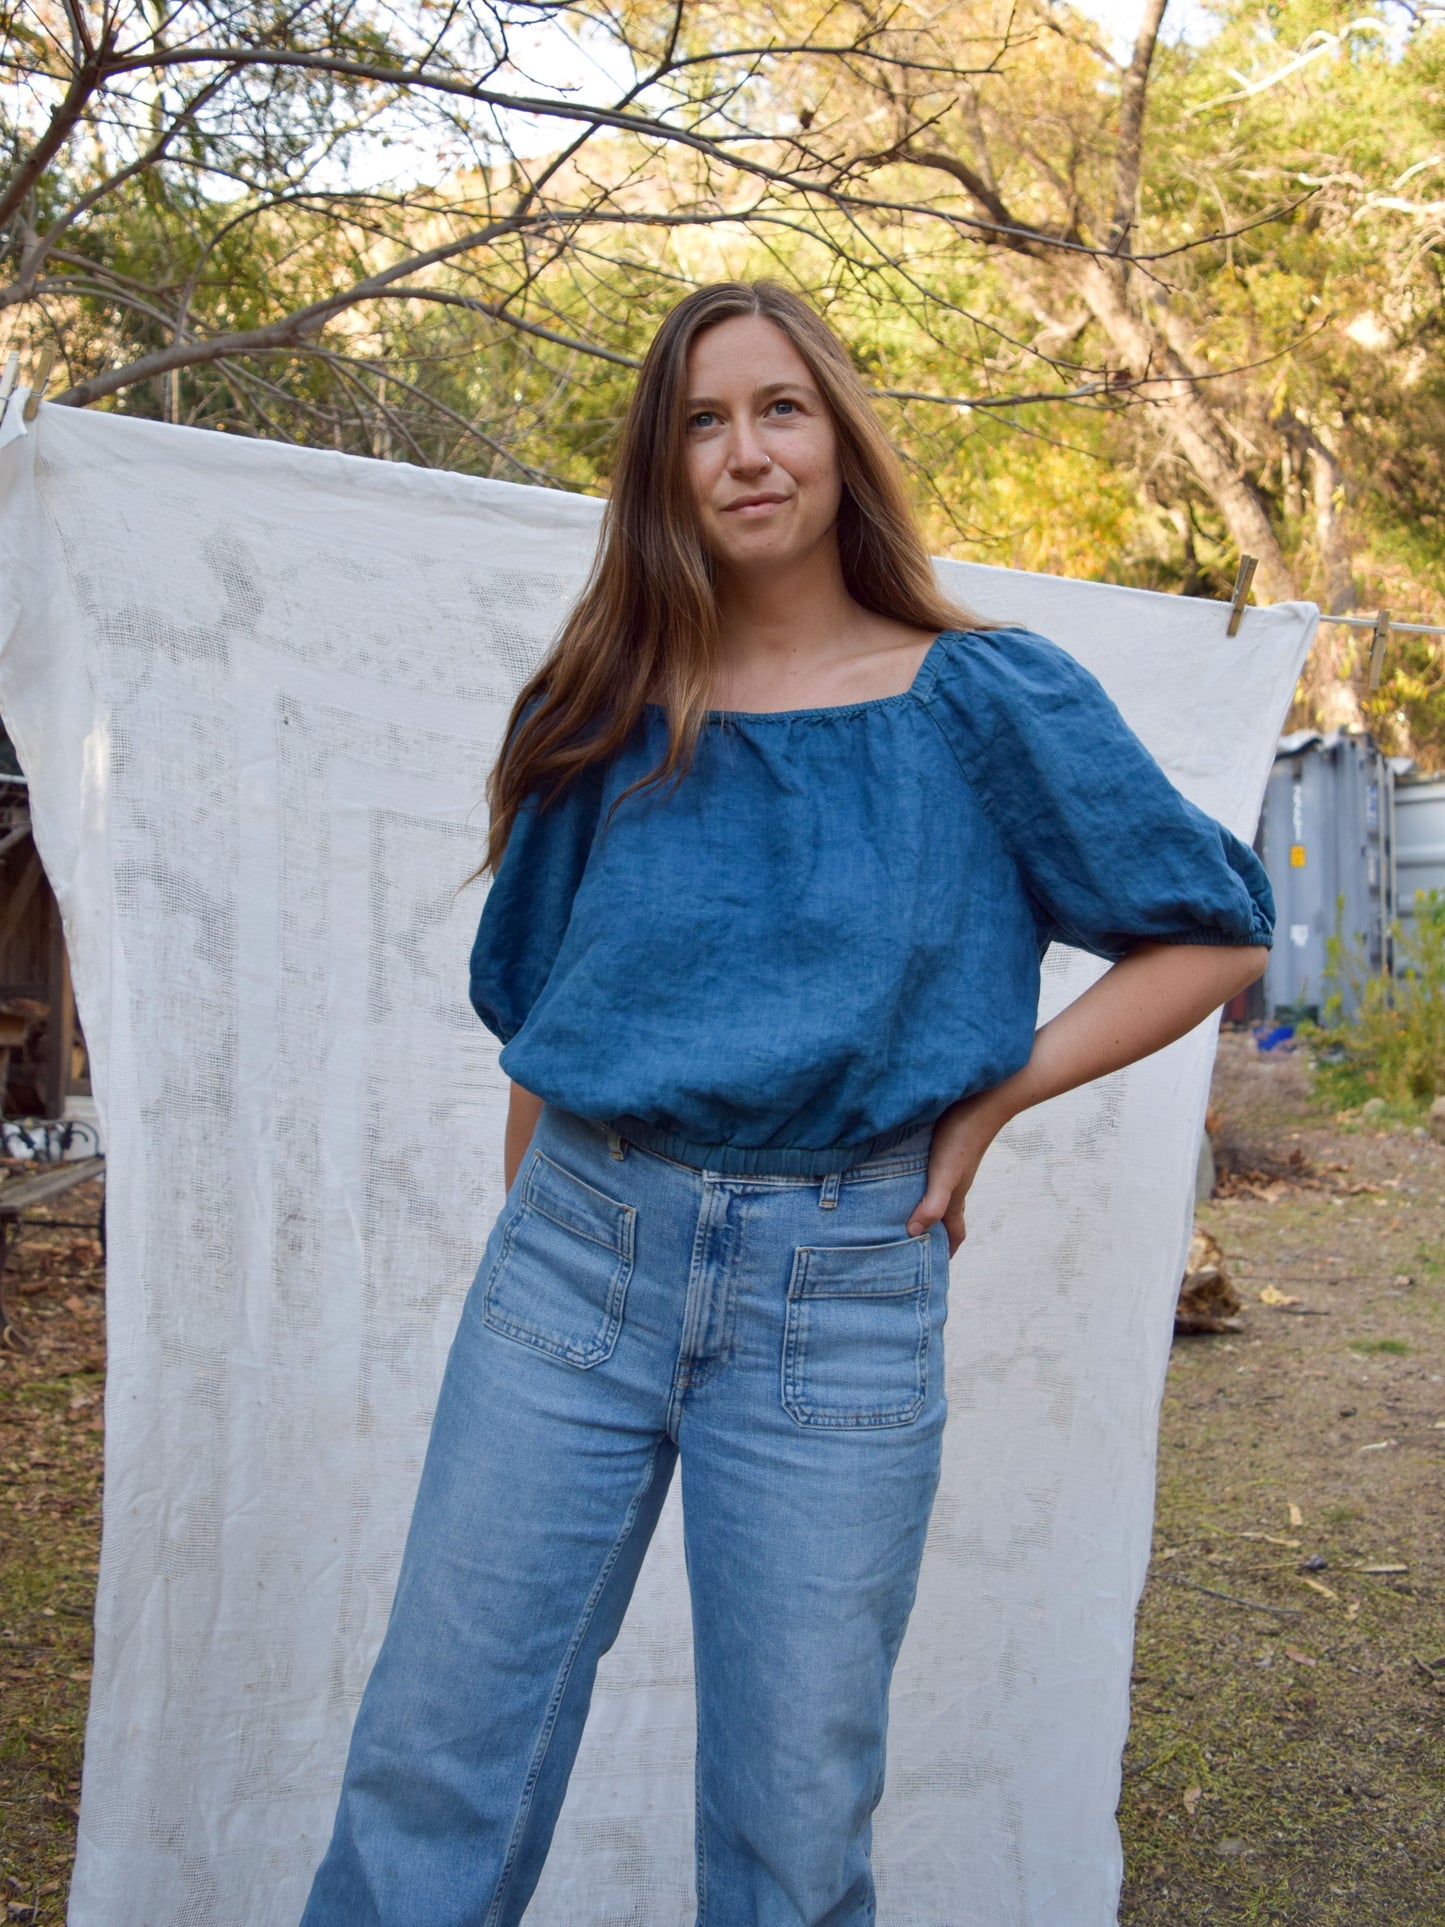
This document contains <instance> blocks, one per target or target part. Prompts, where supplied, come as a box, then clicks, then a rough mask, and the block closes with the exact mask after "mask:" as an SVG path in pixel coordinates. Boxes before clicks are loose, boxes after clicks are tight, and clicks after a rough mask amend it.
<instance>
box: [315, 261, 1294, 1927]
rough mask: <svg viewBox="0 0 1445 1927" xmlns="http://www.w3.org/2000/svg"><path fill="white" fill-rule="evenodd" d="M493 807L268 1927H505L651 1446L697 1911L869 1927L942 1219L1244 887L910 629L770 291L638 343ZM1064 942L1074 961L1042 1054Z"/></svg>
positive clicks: (834, 383) (889, 531)
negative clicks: (500, 1094) (444, 1104)
mask: <svg viewBox="0 0 1445 1927" xmlns="http://www.w3.org/2000/svg"><path fill="white" fill-rule="evenodd" d="M490 800H491V803H492V837H491V846H490V849H489V853H488V863H487V865H486V866H484V867H490V868H491V869H492V870H493V871H494V880H493V883H492V887H491V890H490V892H489V895H488V897H487V901H486V905H485V908H484V910H483V913H482V917H481V924H480V927H479V930H478V933H477V940H476V945H475V948H474V951H473V955H472V975H471V995H472V1002H473V1004H474V1006H475V1008H476V1010H477V1011H478V1013H479V1015H480V1016H481V1018H482V1020H483V1022H484V1023H486V1024H487V1026H488V1027H489V1028H490V1029H491V1030H492V1031H493V1032H494V1033H495V1034H496V1035H497V1036H498V1037H499V1038H501V1039H502V1040H503V1043H504V1044H505V1046H506V1048H505V1049H504V1051H503V1053H502V1058H501V1062H502V1066H503V1068H504V1069H505V1070H506V1071H507V1072H508V1075H509V1076H510V1078H511V1079H512V1080H513V1081H512V1086H511V1105H510V1112H509V1117H508V1123H507V1132H506V1153H505V1175H506V1180H507V1195H506V1199H505V1202H504V1204H503V1207H502V1210H501V1213H500V1215H499V1217H498V1218H497V1220H496V1223H495V1224H494V1226H493V1227H492V1230H491V1234H490V1236H489V1239H488V1242H487V1247H486V1250H485V1252H484V1254H483V1256H482V1261H481V1264H480V1267H479V1269H478V1272H477V1276H476V1280H475V1283H474V1285H473V1287H472V1291H471V1293H470V1295H469V1297H468V1299H467V1302H466V1305H465V1307H464V1309H463V1312H462V1318H461V1323H460V1327H459V1329H458V1332H457V1336H456V1340H455V1342H454V1345H453V1348H452V1352H451V1356H450V1359H449V1361H448V1365H447V1369H446V1374H445V1378H444V1382H443V1385H442V1389H441V1394H440V1399H439V1402H438V1406H437V1412H436V1417H435V1421H434V1425H433V1431H432V1437H431V1443H430V1446H429V1449H428V1454H427V1459H426V1464H425V1468H424V1470H423V1473H422V1478H421V1486H420V1490H419V1494H418V1498H417V1504H416V1511H415V1514H414V1517H413V1520H412V1526H411V1531H410V1535H409V1538H408V1542H407V1547H406V1552H405V1557H404V1560H403V1564H402V1570H401V1576H400V1579H399V1582H398V1586H397V1592H396V1598H395V1602H394V1605H393V1608H392V1616H391V1621H390V1625H389V1628H388V1631H387V1635H386V1638H385V1641H384V1643H383V1645H382V1648H381V1652H380V1654H379V1656H378V1658H377V1661H376V1665H375V1667H374V1669H373V1672H372V1676H371V1679H370V1682H369V1684H368V1686H367V1689H366V1693H365V1696H364V1698H363V1700H362V1704H361V1709H360V1712H359V1715H358V1718H357V1722H356V1729H355V1734H354V1736H353V1740H352V1745H351V1752H350V1757H349V1759H348V1763H347V1768H346V1776H345V1782H344V1785H343V1788H342V1794H341V1801H340V1807H339V1811H338V1814H337V1820H336V1828H335V1833H334V1836H333V1839H332V1843H331V1847H330V1850H329V1852H328V1854H327V1856H326V1859H325V1861H324V1862H323V1864H322V1867H321V1869H320V1871H319V1873H318V1875H317V1877H316V1882H315V1885H314V1888H313V1891H312V1895H311V1899H310V1903H309V1905H308V1908H307V1911H306V1914H305V1920H304V1927H368V1924H369V1923H385V1927H403V1923H405V1924H406V1927H463V1924H465V1927H504V1924H505V1923H511V1922H516V1921H519V1920H520V1919H521V1918H522V1916H523V1913H524V1911H525V1909H526V1906H527V1903H528V1900H529V1898H530V1896H531V1894H532V1892H533V1889H534V1888H535V1885H536V1882H537V1880H538V1877H539V1875H540V1873H541V1870H542V1865H543V1861H544V1858H545V1855H546V1852H547V1848H548V1844H549V1841H550V1839H551V1836H552V1830H553V1825H554V1822H555V1819H556V1816H557V1812H558V1809H559V1807H560V1805H561V1801H562V1797H563V1794H564V1791H565V1788H566V1784H567V1777H568V1773H569V1771H570V1769H571V1765H572V1761H573V1758H574V1756H575V1753H576V1749H577V1745H578V1741H579V1739H580V1736H581V1732H582V1725H583V1720H584V1716H585V1714H586V1710H587V1703H588V1699H589V1695H590V1693H591V1689H592V1683H593V1676H594V1673H595V1669H596V1666H597V1662H598V1660H599V1658H600V1657H601V1655H602V1654H603V1653H604V1652H605V1651H606V1650H607V1648H608V1646H609V1645H610V1644H611V1643H612V1641H613V1639H614V1638H615V1637H616V1634H617V1631H618V1628H619V1626H620V1624H621V1621H622V1616H623V1612H624V1610H625V1608H626V1605H627V1600H628V1597H629V1594H630V1592H631V1589H632V1585H633V1582H634V1580H635V1578H636V1576H637V1572H638V1568H639V1565H640V1563H641V1560H642V1555H643V1552H644V1550H645V1549H646V1545H647V1542H648V1538H649V1535H650V1533H651V1531H652V1528H653V1525H654V1523H655V1522H656V1519H657V1516H658V1511H659V1508H660V1507H661V1505H662V1500H663V1495H664V1493H665V1491H666V1489H667V1485H668V1481H669V1478H670V1476H671V1474H672V1470H673V1466H674V1464H675V1462H676V1461H677V1460H678V1459H679V1458H680V1459H681V1464H682V1475H681V1476H682V1482H683V1499H684V1529H685V1533H686V1545H687V1563H688V1576H689V1583H690V1586H691V1592H692V1605H693V1632H694V1649H695V1660H696V1673H697V1707H698V1745H697V1886H698V1911H697V1918H698V1921H699V1922H706V1923H709V1924H710V1927H822V1923H825V1922H826V1923H829V1927H852V1924H853V1923H861V1922H868V1921H871V1920H872V1919H873V1918H874V1897H873V1881H872V1874H871V1871H870V1865H869V1836H870V1824H871V1815H872V1813H873V1809H874V1807H875V1806H876V1804H877V1802H878V1799H879V1797H880V1795H881V1793H882V1788H883V1758H884V1738H885V1728H886V1718H887V1698H888V1685H889V1678H890V1674H891V1672H892V1667H893V1662H894V1658H895V1656H896V1654H897V1652H898V1648H899V1643H900V1641H901V1639H902V1637H903V1631H904V1626H905V1624H906V1621H907V1618H908V1614H909V1610H910V1608H911V1605H912V1602H913V1595H914V1587H915V1582H916V1579H917V1574H918V1567H919V1560H920V1557H921V1554H922V1550H923V1542H924V1534H925V1529H926V1526H927V1522H928V1515H929V1508H930V1505H931V1503H932V1500H933V1495H934V1489H935V1486H936V1483H937V1479H938V1466H939V1442H940V1434H941V1429H942V1425H943V1417H944V1394H943V1356H942V1331H943V1322H944V1314H945V1298H946V1291H947V1285H948V1261H949V1258H950V1256H951V1255H952V1254H953V1253H954V1252H955V1251H956V1250H957V1249H958V1246H959V1244H960V1242H961V1241H962V1239H963V1237H964V1229H965V1227H964V1204H965V1199H966V1196H967V1193H968V1189H969V1186H970V1184H971V1183H972V1181H973V1177H974V1174H975V1172H976V1171H977V1169H978V1166H979V1161H980V1159H981V1158H982V1157H983V1154H984V1152H985V1150H986V1149H987V1147H988V1145H989V1143H990V1142H991V1140H992V1139H993V1137H994V1136H995V1134H996V1133H997V1132H998V1130H999V1129H1000V1127H1001V1126H1002V1125H1003V1124H1004V1123H1005V1122H1006V1121H1007V1120H1008V1119H1009V1118H1011V1117H1013V1116H1015V1115H1017V1113H1018V1112H1020V1111H1022V1110H1024V1109H1026V1108H1027V1107H1028V1106H1030V1105H1033V1104H1037V1103H1039V1102H1041V1101H1043V1100H1044V1099H1046V1098H1049V1097H1052V1096H1054V1095H1056V1094H1057V1093H1059V1092H1062V1091H1067V1090H1070V1089H1072V1088H1073V1087H1074V1086H1076V1085H1078V1084H1081V1083H1083V1082H1085V1081H1086V1080H1088V1079H1090V1078H1094V1077H1098V1076H1101V1075H1102V1074H1104V1073H1106V1072H1108V1071H1111V1070H1114V1069H1116V1068H1118V1067H1119V1066H1121V1065H1124V1064H1128V1063H1131V1062H1133V1061H1134V1060H1135V1059H1137V1058H1139V1057H1142V1056H1144V1055H1145V1054H1146V1053H1148V1052H1150V1051H1154V1050H1157V1049H1159V1048H1160V1046H1161V1045H1164V1044H1167V1043H1169V1042H1170V1041H1171V1040H1172V1039H1174V1038H1176V1037H1179V1036H1181V1035H1182V1034H1183V1033H1184V1032H1185V1031H1187V1030H1189V1029H1191V1028H1192V1027H1193V1026H1194V1025H1196V1024H1198V1023H1199V1022H1201V1020H1203V1019H1204V1018H1205V1017H1207V1016H1208V1015H1209V1014H1210V1013H1211V1012H1212V1011H1214V1010H1216V1009H1217V1008H1218V1007H1219V1006H1220V1005H1221V1004H1222V1003H1224V1002H1225V1001H1226V1000H1227V999H1228V998H1230V997H1232V996H1233V995H1234V994H1235V992H1236V991H1238V990H1240V989H1241V988H1242V987H1243V986H1244V985H1245V984H1247V983H1249V982H1251V981H1252V980H1253V979H1254V978H1255V977H1257V976H1258V975H1259V973H1260V971H1261V970H1262V969H1263V967H1264V963H1265V959H1266V954H1267V950H1268V946H1269V943H1270V940H1271V935H1272V930H1273V919H1274V906H1273V902H1272V899H1271V896H1270V890H1269V884H1268V882H1267V880H1266V878H1265V875H1264V872H1263V870H1262V868H1261V866H1260V864H1259V862H1258V860H1257V858H1256V857H1255V856H1254V854H1253V852H1252V851H1250V850H1249V849H1248V848H1247V847H1246V846H1245V845H1243V844H1242V843H1241V842H1240V841H1239V840H1238V839H1237V838H1236V837H1234V836H1233V835H1232V834H1231V833H1230V832H1229V831H1228V830H1226V829H1225V828H1224V827H1223V826H1222V825H1220V824H1219V823H1217V822H1215V821H1214V820H1213V819H1212V818H1210V817H1208V816H1206V815H1205V814H1204V813H1203V812H1201V811H1200V810H1198V809H1197V808H1196V807H1195V806H1193V805H1192V804H1190V803H1188V802H1187V801H1186V800H1185V799H1184V798H1183V797H1182V796H1181V795H1180V794H1179V793H1178V792H1177V791H1176V790H1175V789H1174V788H1173V786H1172V785H1171V784H1170V783H1169V782H1168V780H1167V779H1166V778H1165V777H1164V775H1163V773H1162V772H1161V771H1160V769H1159V768H1158V766H1157V764H1156V763H1155V762H1154V761H1153V759H1152V758H1151V757H1150V756H1149V755H1148V753H1147V751H1146V750H1145V749H1144V748H1143V746H1142V744H1140V742H1139V741H1138V739H1137V738H1136V737H1135V736H1134V735H1133V734H1132V733H1131V732H1130V731H1129V729H1128V728H1127V726H1126V725H1125V723H1124V722H1123V719H1122V718H1121V716H1120V715H1119V712H1118V710H1117V709H1116V708H1115V707H1114V705H1113V703H1112V702H1111V701H1110V699H1109V698H1108V696H1107V695H1106V694H1105V692H1104V690H1103V689H1102V687H1101V686H1100V684H1099V683H1098V682H1097V681H1096V680H1095V678H1094V677H1092V676H1091V675H1090V674H1089V672H1088V671H1086V670H1085V669H1083V668H1082V667H1080V666H1079V665H1078V664H1077V663H1076V662H1075V661H1074V659H1073V658H1072V657H1071V656H1070V655H1068V654H1067V653H1066V652H1065V651H1064V650H1063V649H1061V648H1060V647H1058V646H1057V645H1056V644H1054V643H1052V642H1050V641H1047V640H1045V639H1044V638H1043V637H1041V636H1037V635H1034V634H1032V633H1030V632H1029V631H1027V630H1022V629H1017V628H1006V627H1000V626H995V625H990V624H987V623H984V622H982V621H981V620H980V619H979V618H978V617H977V616H974V615H971V614H969V613H967V612H966V611H963V610H961V609H958V608H956V607H954V606H952V605H950V604H948V603H947V602H946V601H945V600H944V599H943V598H942V597H941V596H940V594H939V592H938V589H937V587H936V585H935V582H934V577H933V573H932V569H931V567H930V565H929V562H928V558H927V555H926V553H925V551H924V548H923V545H922V542H921V540H920V537H919V535H918V532H917V530H916V528H915V526H914V524H913V521H912V519H911V516H910V513H909V510H908V506H907V498H906V494H905V491H904V486H903V481H902V476H901V472H900V469H899V467H898V464H897V462H896V460H895V458H894V456H893V454H892V451H891V449H890V447H889V445H888V443H887V441H886V439H885V437H884V435H883V432H882V430H881V428H880V427H879V425H878V423H877V421H876V420H875V418H874V416H873V414H872V412H871V409H870V406H869V403H868V400H867V397H866V394H865V392H864V390H863V388H862V385H861V383H860V382H859V380H858V378H857V376H856V374H855V373H854V371H853V369H852V367H851V364H850V363H849V360H848V357H847V355H846V353H845V352H844V350H843V348H842V347H841V345H840V344H839V343H838V341H837V340H836V339H835V338H834V337H833V335H832V334H831V333H830V332H829V330H828V329H827V328H826V326H825V325H824V324H823V322H822V321H821V320H820V318H819V317H818V316H817V315H816V314H815V313H814V312H813V310H812V309H811V308H809V307H808V306H807V305H806V304H805V303H804V302H803V301H801V300H800V299H799V298H798V297H796V296H795V295H792V294H790V293H788V292H787V291H785V290H784V289H782V288H780V287H778V286H776V285H774V284H771V283H767V282H759V283H757V284H753V285H743V284H728V285H723V286H719V287H711V288H704V289H701V290H699V291H698V292H696V293H694V294H692V295H689V296H688V297H687V298H686V299H685V300H683V301H682V302H680V303H679V304H678V305H677V307H675V308H674V309H673V310H672V312H671V313H670V314H669V315H668V316H667V317H666V319H665V320H664V322H663V324H662V326H661V328H660V330H659V332H658V334H657V337H656V339H655V340H654V342H653V344H652V346H651V349H650V350H649V353H648V355H647V358H646V360H645V362H644V364H643V368H642V372H641V375H640V377H639V380H638V384H637V389H636V393H635V395H634V397H633V400H632V403H631V407H630V411H629V413H628V417H627V421H626V425H625V427H624V430H623V434H622V439H621V447H620V451H619V455H618V461H617V468H616V474H615V477H614V482H613V488H612V493H611V497H610V500H609V504H608V509H607V516H606V521H605V525H604V533H603V539H602V542H601V544H600V546H599V555H598V563H597V566H596V568H595V570H594V573H593V577H592V580H591V582H590V583H589V585H588V587H587V589H586V591H585V592H584V594H583V596H582V597H581V599H580V601H579V602H578V604H577V606H576V608H575V609H574V611H573V613H572V615H571V617H570V619H569V621H568V623H567V625H566V627H565V628H564V630H563V633H562V636H561V638H560V640H559V641H558V643H557V644H556V645H555V647H554V649H553V651H552V652H551V654H550V656H549V658H548V660H547V661H546V662H545V663H544V664H543V665H542V667H541V668H540V669H539V670H538V671H537V672H536V674H535V675H534V676H533V677H532V678H531V679H530V681H529V682H528V683H527V684H526V685H525V686H524V688H523V689H522V691H521V692H520V694H519V696H518V698H517V702H516V705H515V706H514V709H513V712H512V716H511V719H510V724H509V728H508V731H507V739H506V743H505V747H504V751H503V754H502V756H501V758H500V759H499V762H498V765H497V768H496V769H495V770H494V772H493V776H492V783H491V789H490ZM1055 938H1057V939H1059V940H1061V941H1064V942H1067V943H1071V944H1075V945H1078V946H1081V947H1083V948H1084V949H1087V950H1090V951H1092V952H1094V953H1095V954H1096V955H1098V956H1100V957H1103V958H1105V959H1107V960H1109V961H1110V962H1111V963H1112V965H1113V968H1112V969H1110V970H1109V971H1107V972H1106V973H1105V974H1104V975H1103V976H1102V977H1101V978H1100V979H1099V981H1098V982H1097V983H1095V984H1094V985H1092V986H1091V987H1090V989H1089V990H1087V991H1086V992H1085V993H1084V994H1083V995H1082V996H1081V997H1080V998H1079V999H1078V1000H1077V1001H1076V1002H1075V1003H1074V1004H1072V1005H1071V1006H1070V1007H1069V1008H1068V1009H1066V1010H1064V1011H1062V1012H1060V1013H1059V1015H1057V1016H1056V1017H1054V1018H1053V1019H1052V1020H1051V1021H1050V1022H1049V1023H1047V1024H1045V1025H1043V1026H1042V1028H1040V1029H1039V1030H1037V1031H1035V1029H1034V1021H1035V1018H1036V1015H1037V1003H1038V991H1039V964H1040V959H1041V957H1042V955H1043V952H1044V951H1045V949H1046V948H1047V946H1048V944H1049V942H1050V941H1051V940H1053V939H1055ZM578 1927H588V1923H586V1922H584V1921H582V1920H580V1919H579V1921H578Z"/></svg>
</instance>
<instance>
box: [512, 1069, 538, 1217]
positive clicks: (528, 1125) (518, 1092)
mask: <svg viewBox="0 0 1445 1927" xmlns="http://www.w3.org/2000/svg"><path fill="white" fill-rule="evenodd" d="M541 1115H542V1100H541V1098H540V1097H534V1096H533V1095H532V1093H531V1092H530V1091H524V1090H523V1089H522V1087H521V1085H520V1084H517V1083H514V1084H513V1085H512V1088H511V1091H510V1093H509V1094H508V1098H507V1130H506V1137H505V1140H504V1146H503V1151H502V1172H503V1176H504V1178H505V1180H506V1186H507V1189H508V1190H509V1191H510V1190H511V1188H512V1185H513V1183H514V1181H515V1179H516V1176H517V1172H518V1171H519V1170H520V1169H521V1164H522V1159H523V1158H524V1157H525V1156H526V1154H527V1146H528V1145H529V1144H530V1143H531V1142H532V1133H533V1131H535V1130H536V1128H537V1119H538V1118H539V1117H540V1116H541Z"/></svg>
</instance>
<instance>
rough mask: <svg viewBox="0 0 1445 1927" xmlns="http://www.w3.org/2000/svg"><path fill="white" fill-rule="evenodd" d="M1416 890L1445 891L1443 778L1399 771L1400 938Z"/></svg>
mask: <svg viewBox="0 0 1445 1927" xmlns="http://www.w3.org/2000/svg"><path fill="white" fill-rule="evenodd" d="M1417 890H1445V778H1441V777H1439V776H1409V775H1405V774H1401V775H1398V776H1396V778H1395V903H1396V910H1395V915H1396V916H1397V917H1398V919H1399V922H1400V935H1401V937H1402V938H1403V937H1405V936H1406V935H1407V934H1408V932H1409V931H1410V930H1411V928H1412V926H1413V925H1414V921H1415V892H1416V891H1417ZM1395 968H1396V969H1397V970H1398V969H1399V968H1400V963H1399V960H1398V959H1397V960H1396V964H1395Z"/></svg>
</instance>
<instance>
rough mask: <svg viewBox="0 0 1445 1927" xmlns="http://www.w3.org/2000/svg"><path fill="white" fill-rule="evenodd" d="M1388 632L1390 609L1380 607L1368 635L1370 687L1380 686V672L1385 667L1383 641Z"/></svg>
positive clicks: (1386, 637) (1376, 687) (1384, 641)
mask: <svg viewBox="0 0 1445 1927" xmlns="http://www.w3.org/2000/svg"><path fill="white" fill-rule="evenodd" d="M1389 634H1390V611H1389V610H1388V609H1381V610H1380V612H1379V614H1378V615H1377V616H1376V617H1375V629H1374V633H1373V635H1372V636H1371V637H1370V682H1369V686H1370V688H1371V689H1378V688H1379V686H1380V672H1381V671H1382V670H1383V669H1384V667H1385V643H1386V641H1387V639H1388V637H1389Z"/></svg>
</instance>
